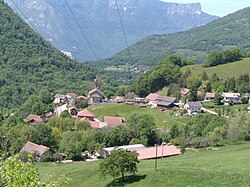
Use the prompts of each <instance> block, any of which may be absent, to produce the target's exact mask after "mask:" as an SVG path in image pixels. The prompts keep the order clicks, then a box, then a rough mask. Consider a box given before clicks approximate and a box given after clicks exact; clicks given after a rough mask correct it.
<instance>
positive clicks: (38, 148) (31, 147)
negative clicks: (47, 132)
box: [20, 141, 49, 156]
mask: <svg viewBox="0 0 250 187" xmlns="http://www.w3.org/2000/svg"><path fill="white" fill-rule="evenodd" d="M48 150H49V148H48V147H46V146H44V145H38V144H35V143H33V142H30V141H28V142H27V143H26V144H25V145H24V147H23V148H22V149H21V151H20V152H27V153H37V154H39V155H40V156H41V155H43V154H44V153H45V152H47V151H48Z"/></svg>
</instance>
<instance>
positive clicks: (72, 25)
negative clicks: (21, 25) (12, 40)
mask: <svg viewBox="0 0 250 187" xmlns="http://www.w3.org/2000/svg"><path fill="white" fill-rule="evenodd" d="M4 1H5V2H7V3H9V4H10V6H11V7H12V8H13V9H14V10H15V11H16V12H17V13H18V14H20V11H18V10H16V7H15V6H14V5H13V2H12V1H10V0H4ZM15 2H16V3H17V5H18V6H19V7H20V9H21V10H22V12H24V13H25V15H26V17H28V19H29V20H30V22H32V24H33V25H35V27H36V30H38V31H39V33H40V34H41V35H42V36H43V37H44V38H45V39H46V40H48V41H50V42H51V43H52V44H53V45H54V46H55V47H57V48H58V49H62V50H66V51H70V52H72V53H73V56H74V58H75V59H78V60H80V61H86V60H95V58H94V55H93V54H92V52H91V50H90V48H89V46H88V44H87V42H86V40H85V38H84V37H83V35H82V33H81V32H80V30H79V28H78V27H77V24H76V22H75V20H74V19H73V17H72V15H71V13H70V11H69V9H68V7H67V4H66V3H65V1H61V0H53V1H52V0H37V1H32V0H15ZM67 2H68V4H69V5H70V7H71V9H72V11H73V12H74V14H75V16H76V18H77V20H78V22H79V24H80V25H81V27H82V30H83V31H84V33H85V35H86V37H87V38H88V40H89V42H90V44H91V45H92V47H93V49H94V51H95V53H96V56H97V57H98V59H101V58H104V57H110V56H111V55H114V54H115V53H117V52H119V51H121V50H123V49H125V48H126V47H127V46H126V42H125V40H124V36H123V32H122V27H121V23H120V18H119V16H118V12H117V7H116V1H114V0H105V1H104V0H95V1H93V0H84V1H79V0H68V1H67ZM117 4H118V8H119V13H120V15H121V19H122V22H123V25H124V30H125V32H126V35H127V40H128V44H129V45H132V44H134V43H135V42H137V41H139V40H141V39H143V38H145V37H147V36H150V35H152V34H168V33H174V32H179V31H184V30H188V29H191V28H195V27H198V26H201V25H204V24H206V23H208V22H210V21H213V20H215V19H217V18H218V17H216V16H211V15H209V14H206V13H204V12H203V11H202V9H201V5H200V4H199V3H194V4H176V3H166V2H162V1H159V0H117Z"/></svg>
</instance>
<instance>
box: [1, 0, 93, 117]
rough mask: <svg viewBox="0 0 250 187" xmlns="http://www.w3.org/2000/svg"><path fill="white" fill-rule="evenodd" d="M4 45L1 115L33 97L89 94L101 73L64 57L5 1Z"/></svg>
mask: <svg viewBox="0 0 250 187" xmlns="http://www.w3.org/2000/svg"><path fill="white" fill-rule="evenodd" d="M0 43H1V45H0V100H1V102H0V114H1V112H3V109H4V108H8V109H10V108H12V109H14V108H15V109H17V107H19V106H20V105H22V104H23V103H25V102H26V100H27V99H28V98H30V97H31V96H32V95H33V96H34V95H35V96H41V97H44V96H45V95H44V94H48V95H49V99H51V98H53V94H55V93H57V92H76V93H78V94H80V93H82V94H83V93H87V91H88V90H89V89H90V88H91V86H92V80H93V79H94V78H95V76H96V73H97V71H95V70H93V69H90V68H89V67H88V66H86V65H83V64H79V63H77V62H74V61H72V60H70V59H69V58H67V57H66V56H64V55H63V54H62V53H61V52H60V51H58V50H57V49H55V48H54V47H52V46H51V44H50V43H48V42H46V41H45V40H44V39H43V38H42V37H41V36H40V35H38V34H37V33H35V32H34V31H33V30H32V29H31V28H30V27H29V26H28V25H27V24H26V23H25V22H24V21H23V20H22V19H21V18H20V17H19V16H17V15H16V14H15V13H14V12H13V11H12V9H11V8H9V7H8V6H7V5H6V4H5V3H4V2H3V1H2V0H0ZM33 99H34V97H33ZM38 99H39V98H35V99H34V100H35V101H36V100H38ZM47 99H48V98H47ZM29 107H30V108H31V107H32V103H31V104H30V105H29ZM8 111H9V110H8Z"/></svg>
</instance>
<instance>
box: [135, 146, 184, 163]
mask: <svg viewBox="0 0 250 187" xmlns="http://www.w3.org/2000/svg"><path fill="white" fill-rule="evenodd" d="M162 149H163V151H162ZM136 152H137V153H138V154H139V155H138V159H139V160H145V159H152V158H155V157H157V158H158V157H162V156H163V157H168V156H175V155H179V154H181V152H180V150H179V149H177V148H176V147H175V146H174V145H165V146H161V145H160V146H158V147H157V155H156V147H148V148H145V149H138V150H136Z"/></svg>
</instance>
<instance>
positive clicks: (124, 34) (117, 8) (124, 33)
mask: <svg viewBox="0 0 250 187" xmlns="http://www.w3.org/2000/svg"><path fill="white" fill-rule="evenodd" d="M115 4H116V10H117V13H118V16H119V19H120V23H121V27H122V32H123V36H124V39H125V42H126V45H127V50H128V53H129V55H130V57H131V53H130V50H129V45H128V39H127V36H126V32H125V29H124V26H123V23H122V17H121V14H120V11H119V7H118V3H117V0H115Z"/></svg>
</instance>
